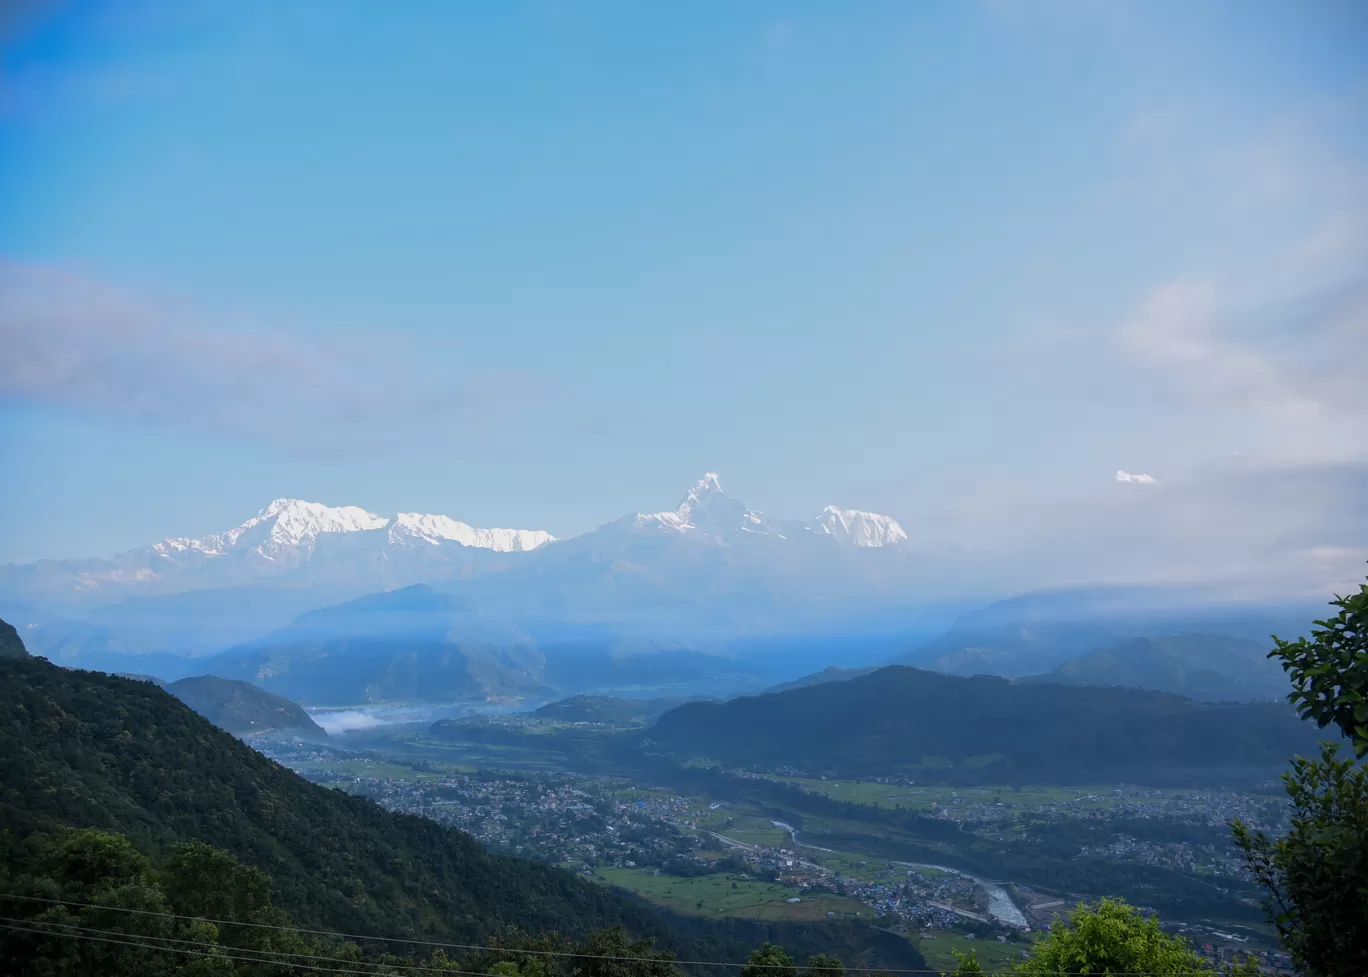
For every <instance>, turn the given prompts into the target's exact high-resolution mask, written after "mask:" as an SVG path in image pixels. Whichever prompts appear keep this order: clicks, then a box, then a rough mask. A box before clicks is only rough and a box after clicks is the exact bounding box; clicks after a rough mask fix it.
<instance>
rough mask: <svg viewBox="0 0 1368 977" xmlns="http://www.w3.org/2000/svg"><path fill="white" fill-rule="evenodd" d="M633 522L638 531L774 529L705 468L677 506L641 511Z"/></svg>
mask: <svg viewBox="0 0 1368 977" xmlns="http://www.w3.org/2000/svg"><path fill="white" fill-rule="evenodd" d="M631 524H632V528H633V529H636V530H638V531H645V532H664V533H688V532H702V533H706V534H709V535H714V536H723V535H726V534H728V533H735V532H751V533H765V534H768V533H771V532H773V530H771V529H770V528H769V527H768V526H767V525H766V524H765V519H764V517H763V516H762V515H760V513H758V512H755V511H753V510H751V509H747V508H746V506H745V504H744V503H742V502H741V501H739V500H738V499H733V498H732V497H731V496H730V495H728V494H727V493H726V492H724V491H722V482H721V480H720V479H719V478H718V477H717V472H706V473H705V474H704V475H703V477H702V478H700V479H699V480H698V481H697V482H695V483H694V484H693V486H692V487H691V488H690V489H689V491H688V492H686V493H685V494H684V501H683V502H681V503H679V506H678V508H675V509H673V510H670V511H666V512H651V513H641V512H638V513H637V514H636V515H635V516H634V517H631Z"/></svg>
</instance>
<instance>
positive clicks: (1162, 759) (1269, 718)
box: [649, 666, 1317, 784]
mask: <svg viewBox="0 0 1368 977" xmlns="http://www.w3.org/2000/svg"><path fill="white" fill-rule="evenodd" d="M649 735H650V738H651V740H652V741H653V743H654V744H655V747H654V748H656V749H659V748H661V747H664V748H667V749H671V750H673V751H675V753H676V754H677V755H680V756H683V755H690V756H698V757H707V758H711V759H715V760H720V761H722V762H724V763H727V764H739V765H752V766H762V767H771V768H772V767H776V766H781V765H782V766H789V767H793V768H795V769H798V770H803V771H806V772H810V773H819V772H820V773H828V772H834V773H838V774H840V775H843V776H886V775H888V774H891V773H901V774H906V775H912V776H916V777H918V778H920V779H923V780H929V779H938V780H943V781H949V782H979V783H983V782H992V783H1004V782H1035V783H1041V782H1048V783H1075V784H1076V783H1104V782H1110V783H1116V782H1121V781H1128V782H1134V783H1173V784H1176V783H1189V782H1193V781H1196V782H1207V781H1210V780H1213V779H1239V780H1243V779H1247V778H1251V777H1253V778H1260V779H1262V778H1265V777H1270V776H1276V774H1277V773H1278V772H1279V771H1280V770H1282V769H1283V768H1284V767H1285V766H1286V764H1287V758H1288V757H1289V756H1291V755H1292V754H1294V753H1298V752H1301V753H1306V752H1307V751H1309V750H1314V749H1315V748H1316V743H1315V741H1316V735H1317V730H1316V729H1315V728H1314V727H1312V726H1311V725H1310V724H1308V723H1303V722H1302V721H1301V720H1299V719H1298V718H1297V716H1296V715H1295V713H1293V711H1292V710H1291V709H1290V708H1289V707H1287V706H1285V705H1283V704H1281V703H1249V704H1243V703H1223V704H1207V703H1198V702H1192V701H1190V700H1188V699H1182V698H1179V697H1177V696H1172V695H1164V694H1162V693H1157V692H1149V691H1145V690H1141V689H1123V688H1093V687H1071V686H1064V685H1056V684H1018V683H1013V682H1010V681H1008V680H1007V679H1002V678H994V677H990V676H976V677H973V678H958V677H954V676H949V675H941V674H938V673H935V672H926V671H921V670H919V669H914V668H907V667H903V666H892V667H889V668H883V669H880V670H879V671H877V672H874V673H872V674H870V675H865V676H862V677H860V678H855V679H851V680H850V681H847V682H827V683H823V684H820V685H814V686H810V687H807V688H800V689H793V690H791V691H788V692H780V693H775V694H770V695H760V696H752V697H745V698H740V699H733V700H731V701H730V702H726V703H720V704H719V703H706V702H695V703H689V704H687V705H684V706H680V707H679V708H678V709H674V710H672V711H670V712H667V713H666V714H665V715H664V716H662V717H661V718H660V720H659V721H658V722H657V723H656V724H655V726H653V727H652V728H651V730H650V731H649Z"/></svg>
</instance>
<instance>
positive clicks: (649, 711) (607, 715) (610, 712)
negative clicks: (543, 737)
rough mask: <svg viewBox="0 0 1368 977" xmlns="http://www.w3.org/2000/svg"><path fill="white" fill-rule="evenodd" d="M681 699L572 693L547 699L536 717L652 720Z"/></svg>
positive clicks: (579, 720)
mask: <svg viewBox="0 0 1368 977" xmlns="http://www.w3.org/2000/svg"><path fill="white" fill-rule="evenodd" d="M684 701H685V700H683V699H621V698H617V697H614V696H608V695H572V696H571V697H570V698H568V699H559V700H557V701H555V702H548V703H547V704H546V705H544V706H542V707H541V708H540V709H538V710H537V711H536V712H535V713H533V715H534V716H536V717H537V718H538V719H557V720H560V721H562V722H567V723H635V722H652V721H654V720H656V719H658V718H659V717H660V716H661V715H662V714H664V713H666V712H668V711H669V710H671V709H673V708H674V707H675V706H678V705H681V704H682V703H683V702H684Z"/></svg>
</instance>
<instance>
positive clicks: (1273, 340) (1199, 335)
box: [1117, 281, 1368, 462]
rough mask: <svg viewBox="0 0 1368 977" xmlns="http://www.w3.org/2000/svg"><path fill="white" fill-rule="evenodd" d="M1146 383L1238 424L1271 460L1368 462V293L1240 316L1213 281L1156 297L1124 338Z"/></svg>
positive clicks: (1340, 291)
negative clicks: (1367, 379)
mask: <svg viewBox="0 0 1368 977" xmlns="http://www.w3.org/2000/svg"><path fill="white" fill-rule="evenodd" d="M1117 340H1118V342H1119V344H1120V345H1121V347H1122V349H1123V350H1125V351H1126V352H1127V353H1129V354H1130V356H1131V359H1132V365H1133V367H1134V368H1136V369H1138V370H1139V371H1140V375H1141V377H1142V378H1144V379H1145V380H1146V382H1148V383H1149V384H1151V385H1153V386H1155V387H1156V388H1158V389H1160V390H1162V391H1163V392H1164V394H1165V395H1166V396H1169V397H1171V398H1174V399H1175V400H1177V401H1178V402H1179V403H1181V404H1185V405H1187V406H1188V407H1189V408H1190V409H1191V410H1192V411H1193V413H1194V416H1195V415H1198V414H1200V413H1201V412H1203V411H1229V412H1236V413H1238V414H1239V415H1240V417H1241V418H1242V420H1243V421H1244V422H1245V424H1246V425H1247V426H1248V427H1249V428H1251V433H1252V438H1253V441H1254V443H1255V444H1257V445H1258V446H1259V449H1260V451H1261V452H1262V453H1263V454H1265V455H1266V456H1267V457H1268V458H1269V459H1270V460H1281V461H1285V462H1306V461H1326V462H1328V461H1345V460H1358V459H1362V458H1366V457H1368V384H1365V383H1364V382H1363V364H1364V363H1368V285H1365V284H1364V283H1356V284H1354V285H1352V286H1347V287H1345V286H1342V287H1338V288H1335V289H1331V290H1328V291H1326V292H1323V293H1320V294H1313V295H1309V296H1303V297H1301V298H1299V299H1295V300H1285V301H1281V302H1272V303H1270V304H1269V305H1268V306H1265V307H1262V308H1259V307H1255V308H1249V307H1244V308H1241V307H1240V306H1239V305H1237V303H1236V301H1235V298H1234V297H1233V296H1230V295H1227V294H1225V293H1224V292H1222V290H1221V289H1219V288H1218V287H1217V286H1216V285H1215V284H1214V283H1212V282H1210V281H1178V282H1171V283H1168V284H1165V285H1161V286H1158V287H1156V288H1155V289H1153V290H1152V291H1151V292H1150V293H1149V294H1148V295H1147V296H1146V297H1145V298H1144V299H1143V301H1142V302H1141V303H1140V305H1139V307H1138V308H1137V309H1136V310H1135V311H1134V312H1133V313H1131V314H1130V315H1129V316H1127V317H1126V318H1125V319H1124V320H1123V321H1122V322H1121V324H1120V326H1119V327H1118V329H1117Z"/></svg>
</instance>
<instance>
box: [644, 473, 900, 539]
mask: <svg viewBox="0 0 1368 977" xmlns="http://www.w3.org/2000/svg"><path fill="white" fill-rule="evenodd" d="M625 522H626V523H627V524H629V525H630V526H631V528H632V529H634V530H636V531H638V532H664V533H689V532H698V533H704V534H709V535H714V536H723V537H725V536H727V535H729V534H732V533H750V534H754V535H760V536H778V537H779V538H781V539H784V538H787V537H788V536H790V535H795V534H798V533H816V534H818V535H823V536H832V537H835V538H836V539H838V540H840V541H841V542H843V543H852V544H854V545H855V546H894V545H897V544H898V543H905V542H907V533H905V532H903V528H902V527H901V526H899V525H898V523H897V520H895V519H893V518H892V517H890V516H881V515H879V514H878V513H876V512H863V511H861V510H859V509H840V508H837V507H836V506H834V505H829V506H827V507H826V508H825V509H823V510H822V511H821V513H820V514H819V515H818V516H817V518H815V519H813V520H812V521H811V522H806V523H804V522H793V521H785V520H773V519H770V518H768V517H766V516H765V515H764V514H763V513H760V512H757V511H755V510H754V509H748V508H746V506H745V504H744V503H742V502H741V501H739V500H737V499H733V498H732V497H731V496H730V495H727V493H726V492H724V491H722V483H721V481H720V480H719V478H718V476H717V473H716V472H708V473H707V474H705V475H704V476H703V477H702V478H701V479H699V480H698V481H697V482H696V483H694V485H693V487H692V488H690V489H689V491H688V493H687V494H686V495H685V496H684V501H683V502H681V503H679V505H678V506H677V507H676V508H674V509H670V510H667V511H665V512H651V513H641V512H638V513H636V515H634V516H628V517H627V519H626V520H625Z"/></svg>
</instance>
